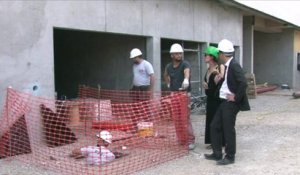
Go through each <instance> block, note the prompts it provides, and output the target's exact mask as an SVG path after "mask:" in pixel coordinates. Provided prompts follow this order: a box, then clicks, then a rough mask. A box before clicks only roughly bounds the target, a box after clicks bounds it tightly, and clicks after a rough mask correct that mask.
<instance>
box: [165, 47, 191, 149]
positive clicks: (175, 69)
mask: <svg viewBox="0 0 300 175" xmlns="http://www.w3.org/2000/svg"><path fill="white" fill-rule="evenodd" d="M170 55H171V58H172V62H171V63H169V64H167V66H166V68H165V72H164V79H165V82H166V83H167V86H168V88H169V89H170V90H171V91H186V92H190V91H191V86H190V75H191V74H190V72H191V70H190V67H191V66H190V64H189V63H188V62H187V61H186V60H183V48H182V47H181V45H180V44H178V43H175V44H173V45H172V46H171V48H170ZM188 137H189V138H188V142H189V149H190V150H192V149H194V148H195V136H194V133H193V128H192V124H191V121H190V117H189V116H188Z"/></svg>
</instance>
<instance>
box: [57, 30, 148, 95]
mask: <svg viewBox="0 0 300 175" xmlns="http://www.w3.org/2000/svg"><path fill="white" fill-rule="evenodd" d="M53 33H54V34H53V35H54V36H53V37H54V75H55V91H56V93H57V97H58V98H68V99H70V98H75V97H77V90H78V86H79V85H88V86H93V87H97V86H98V85H100V86H101V88H104V89H119V90H125V89H129V88H130V87H131V79H132V67H131V66H132V62H131V60H130V59H129V52H130V50H131V49H132V48H135V47H137V48H140V49H141V50H142V52H143V53H144V56H145V57H146V49H145V48H146V37H141V36H131V35H122V34H111V33H104V32H93V31H81V30H70V29H62V28H54V32H53Z"/></svg>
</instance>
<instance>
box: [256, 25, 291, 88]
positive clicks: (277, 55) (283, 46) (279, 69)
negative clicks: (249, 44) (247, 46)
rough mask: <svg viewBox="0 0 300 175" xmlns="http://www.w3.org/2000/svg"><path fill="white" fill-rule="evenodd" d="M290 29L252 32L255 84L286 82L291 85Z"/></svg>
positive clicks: (279, 83)
mask: <svg viewBox="0 0 300 175" xmlns="http://www.w3.org/2000/svg"><path fill="white" fill-rule="evenodd" d="M293 38H294V33H293V31H292V30H284V31H283V32H282V33H262V32H257V31H255V32H254V74H255V77H256V82H257V84H261V83H265V82H268V83H269V84H278V85H281V84H288V85H289V86H290V87H292V86H293V64H294V55H293V49H294V46H293V41H294V39H293Z"/></svg>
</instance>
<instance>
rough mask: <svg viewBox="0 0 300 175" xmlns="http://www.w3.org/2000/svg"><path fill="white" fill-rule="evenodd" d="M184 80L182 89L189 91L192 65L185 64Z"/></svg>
mask: <svg viewBox="0 0 300 175" xmlns="http://www.w3.org/2000/svg"><path fill="white" fill-rule="evenodd" d="M183 74H184V80H183V82H182V89H187V88H188V87H189V86H190V75H191V68H190V64H189V63H187V62H185V63H184V71H183Z"/></svg>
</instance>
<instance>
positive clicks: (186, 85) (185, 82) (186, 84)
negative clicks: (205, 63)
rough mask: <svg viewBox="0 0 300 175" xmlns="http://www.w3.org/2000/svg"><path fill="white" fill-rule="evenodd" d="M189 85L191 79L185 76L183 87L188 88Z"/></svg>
mask: <svg viewBox="0 0 300 175" xmlns="http://www.w3.org/2000/svg"><path fill="white" fill-rule="evenodd" d="M189 85H190V83H189V80H188V79H187V78H185V79H184V80H183V82H182V88H183V89H187V88H188V87H189Z"/></svg>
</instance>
